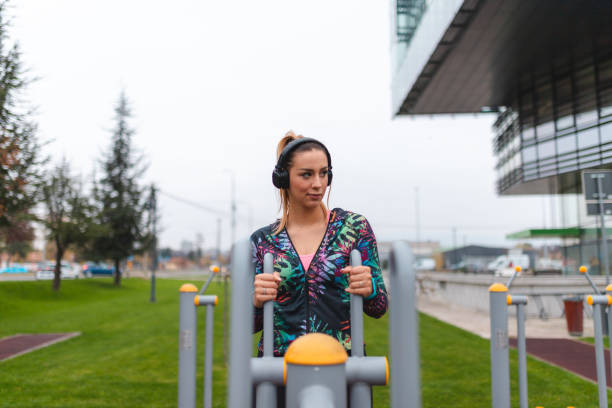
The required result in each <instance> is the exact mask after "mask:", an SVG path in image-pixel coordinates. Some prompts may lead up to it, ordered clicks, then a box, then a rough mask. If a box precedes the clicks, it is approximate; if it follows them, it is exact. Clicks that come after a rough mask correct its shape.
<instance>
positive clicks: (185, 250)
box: [181, 240, 194, 256]
mask: <svg viewBox="0 0 612 408" xmlns="http://www.w3.org/2000/svg"><path fill="white" fill-rule="evenodd" d="M193 248H194V245H193V242H192V241H187V240H183V241H181V252H182V254H183V255H185V256H187V255H188V254H189V252H191V251H193Z"/></svg>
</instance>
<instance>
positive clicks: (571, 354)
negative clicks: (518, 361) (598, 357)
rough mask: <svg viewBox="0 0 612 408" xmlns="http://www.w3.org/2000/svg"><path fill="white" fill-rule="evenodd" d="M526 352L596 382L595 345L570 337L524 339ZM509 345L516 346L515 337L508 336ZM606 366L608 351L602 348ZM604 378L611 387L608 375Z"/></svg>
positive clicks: (608, 360) (607, 365) (607, 363)
mask: <svg viewBox="0 0 612 408" xmlns="http://www.w3.org/2000/svg"><path fill="white" fill-rule="evenodd" d="M525 343H526V344H525V345H526V346H527V353H528V354H530V355H532V356H533V357H535V358H537V359H539V360H542V361H545V362H547V363H549V364H552V365H556V366H557V367H561V368H564V369H566V370H568V371H571V372H572V373H574V374H576V375H578V376H580V377H582V378H585V379H587V380H589V381H593V382H595V383H597V370H596V365H595V347H593V345H591V344H587V343H583V342H581V341H576V340H570V339H526V340H525ZM510 345H511V346H512V347H515V348H516V339H515V338H510ZM604 353H605V358H606V367H609V366H610V352H609V351H608V350H604ZM607 374H608V373H607V369H606V379H607V382H608V387H612V382H611V381H610V377H609V376H608V375H607Z"/></svg>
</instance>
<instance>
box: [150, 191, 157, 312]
mask: <svg viewBox="0 0 612 408" xmlns="http://www.w3.org/2000/svg"><path fill="white" fill-rule="evenodd" d="M150 205H151V213H152V215H151V223H152V228H151V229H152V233H153V245H152V246H153V247H152V248H151V255H152V258H153V262H152V265H151V297H150V299H149V301H150V302H151V303H155V302H156V301H157V299H156V296H155V293H156V288H155V272H156V271H157V189H156V188H155V185H152V186H151V203H150Z"/></svg>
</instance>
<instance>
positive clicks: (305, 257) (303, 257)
mask: <svg viewBox="0 0 612 408" xmlns="http://www.w3.org/2000/svg"><path fill="white" fill-rule="evenodd" d="M330 215H331V211H330V210H327V222H328V223H329V216H330ZM314 256H315V254H308V255H299V257H300V261H301V262H302V266H303V267H304V270H305V271H307V270H308V268H310V263H311V262H312V260H313V258H314Z"/></svg>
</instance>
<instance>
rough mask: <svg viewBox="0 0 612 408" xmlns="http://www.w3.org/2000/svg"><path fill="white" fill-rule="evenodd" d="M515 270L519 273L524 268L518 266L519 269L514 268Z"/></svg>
mask: <svg viewBox="0 0 612 408" xmlns="http://www.w3.org/2000/svg"><path fill="white" fill-rule="evenodd" d="M514 270H515V271H517V272H520V271H522V270H523V268H521V267H520V266H517V267H515V268H514Z"/></svg>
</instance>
